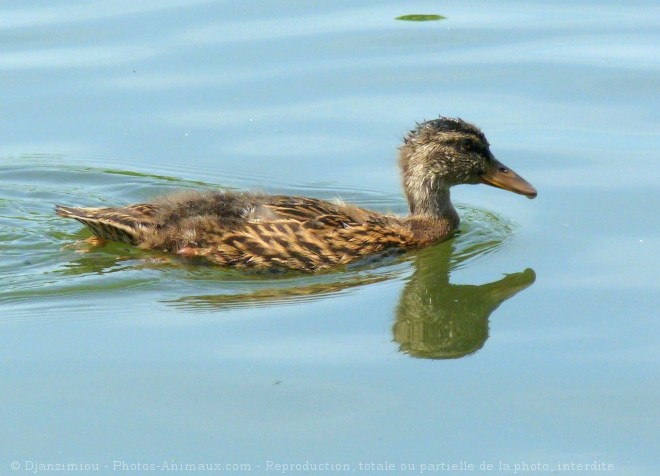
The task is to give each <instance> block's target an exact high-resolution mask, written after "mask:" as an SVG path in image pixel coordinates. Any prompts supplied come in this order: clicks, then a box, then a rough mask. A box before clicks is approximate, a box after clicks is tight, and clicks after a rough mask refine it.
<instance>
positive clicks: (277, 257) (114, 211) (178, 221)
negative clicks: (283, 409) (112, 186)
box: [56, 192, 414, 271]
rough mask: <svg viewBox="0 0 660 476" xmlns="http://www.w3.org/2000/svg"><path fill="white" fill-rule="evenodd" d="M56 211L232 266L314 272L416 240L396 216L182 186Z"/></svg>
mask: <svg viewBox="0 0 660 476" xmlns="http://www.w3.org/2000/svg"><path fill="white" fill-rule="evenodd" d="M56 212H57V214H58V215H59V216H62V217H67V218H74V219H76V220H78V221H79V222H81V223H83V224H84V225H85V226H87V227H88V228H89V229H90V230H91V231H92V233H93V234H94V235H95V236H98V237H100V238H103V239H106V240H114V241H122V242H125V243H129V244H132V245H137V246H140V247H142V248H147V249H157V250H162V251H168V252H173V253H179V254H182V255H185V256H199V257H204V258H206V259H208V260H209V261H212V262H214V263H217V264H220V265H223V266H233V267H256V268H272V267H278V268H287V269H297V270H302V271H313V270H317V269H323V268H328V267H331V266H335V265H340V264H347V263H350V262H351V261H354V260H356V259H359V258H360V257H363V256H367V255H370V254H374V253H380V252H383V251H385V250H387V249H390V248H408V247H410V246H413V245H414V237H413V234H412V233H411V232H410V231H409V230H408V229H407V228H406V227H404V226H402V225H401V223H400V222H401V219H399V218H397V217H387V216H384V215H379V214H377V213H374V212H370V211H367V210H364V209H361V208H358V207H355V206H352V205H344V204H341V203H333V202H329V201H326V200H319V199H312V198H306V197H289V196H282V195H275V196H267V195H258V194H244V193H234V192H206V193H202V192H183V193H180V194H175V195H173V196H169V197H164V198H160V199H156V200H155V201H154V203H153V204H138V205H129V206H126V207H118V208H74V207H64V206H57V208H56Z"/></svg>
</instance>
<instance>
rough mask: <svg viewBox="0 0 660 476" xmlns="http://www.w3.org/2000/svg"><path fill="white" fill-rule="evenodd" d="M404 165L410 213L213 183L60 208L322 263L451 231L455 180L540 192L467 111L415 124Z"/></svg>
mask: <svg viewBox="0 0 660 476" xmlns="http://www.w3.org/2000/svg"><path fill="white" fill-rule="evenodd" d="M399 166H400V168H401V173H402V179H403V189H404V191H405V194H406V198H407V199H408V205H409V208H410V214H409V215H408V216H395V215H385V214H381V213H378V212H374V211H370V210H366V209H363V208H359V207H356V206H354V205H349V204H345V203H343V202H340V201H327V200H320V199H316V198H307V197H297V196H285V195H266V194H259V193H239V192H233V191H215V190H214V191H205V192H198V191H192V192H191V191H183V192H178V193H174V194H172V195H169V196H164V197H160V198H156V199H155V200H153V201H152V202H151V203H141V204H136V205H127V206H123V207H110V208H78V207H66V206H62V205H57V206H56V207H55V208H56V213H57V214H58V215H59V216H61V217H66V218H73V219H75V220H78V221H79V222H81V223H82V224H84V225H86V226H87V227H88V228H89V229H90V230H91V231H92V233H93V234H94V236H95V237H97V239H99V240H113V241H120V242H124V243H128V244H130V245H135V246H139V247H140V248H144V249H153V250H160V251H165V252H169V253H176V254H178V255H183V256H186V257H203V258H205V259H207V260H209V261H211V262H213V263H216V264H218V265H222V266H231V267H238V268H248V267H249V268H267V269H277V268H279V269H291V270H300V271H317V270H320V269H325V268H329V267H333V266H338V265H344V264H347V263H350V262H353V261H356V260H358V259H360V258H364V257H367V256H369V255H374V254H381V253H386V252H389V251H396V250H406V249H411V248H420V247H424V246H428V245H431V244H433V243H437V242H439V241H441V240H445V239H447V238H449V237H451V236H452V235H453V233H454V231H455V230H456V229H457V227H458V224H459V217H458V214H457V213H456V210H455V208H454V207H453V206H452V203H451V201H450V198H449V189H450V187H452V186H453V185H458V184H477V183H485V184H488V185H492V186H495V187H499V188H502V189H505V190H510V191H512V192H516V193H519V194H522V195H525V196H527V197H529V198H534V197H535V196H536V190H535V189H534V187H532V186H531V185H530V184H529V183H528V182H527V181H525V180H524V179H523V178H522V177H520V176H519V175H517V174H516V173H515V172H514V171H512V170H511V169H509V168H508V167H506V166H504V165H503V164H502V163H500V162H499V161H498V160H497V159H495V157H494V156H493V154H492V153H491V152H490V149H489V144H488V141H487V140H486V137H485V136H484V134H483V133H482V132H481V131H480V130H479V129H478V128H477V127H476V126H474V125H472V124H470V123H467V122H465V121H463V120H461V119H452V118H447V117H442V116H441V117H440V118H438V119H435V120H431V121H426V122H423V123H420V124H418V125H417V127H416V128H415V129H413V130H412V131H410V133H409V134H408V135H407V136H406V137H405V138H404V142H403V145H402V146H401V148H400V153H399Z"/></svg>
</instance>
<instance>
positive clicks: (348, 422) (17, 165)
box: [0, 0, 660, 476]
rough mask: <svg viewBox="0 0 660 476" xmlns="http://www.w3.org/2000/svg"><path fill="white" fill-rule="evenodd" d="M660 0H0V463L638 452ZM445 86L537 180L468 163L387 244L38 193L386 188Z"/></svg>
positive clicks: (394, 195)
mask: <svg viewBox="0 0 660 476" xmlns="http://www.w3.org/2000/svg"><path fill="white" fill-rule="evenodd" d="M413 14H418V15H419V14H429V15H430V14H434V15H441V16H444V17H446V18H445V19H439V20H436V21H402V20H396V18H398V17H401V16H404V15H413ZM659 19H660V7H658V6H657V3H656V2H645V1H636V2H632V3H631V2H623V1H621V0H619V1H606V2H590V1H585V2H578V3H576V2H550V1H532V2H525V3H524V5H523V4H520V3H519V2H512V1H507V2H498V3H493V2H454V3H453V4H451V3H438V2H431V1H420V2H413V3H410V2H394V1H369V0H367V1H362V2H359V4H358V3H356V2H351V1H333V2H303V1H277V0H273V1H246V2H238V1H236V0H234V1H215V2H213V1H186V2H184V1H181V0H159V1H144V2H130V1H114V2H96V3H90V2H81V1H79V0H78V1H61V2H57V3H54V2H45V1H34V2H12V1H9V2H3V3H2V5H0V38H1V40H2V41H1V42H0V84H1V85H2V94H1V95H0V310H1V317H0V329H1V330H2V332H1V333H0V356H1V357H2V358H1V360H0V362H2V364H1V365H0V385H1V389H2V391H1V393H0V421H2V425H0V474H24V473H28V472H32V473H34V472H35V471H37V470H38V469H39V466H37V465H39V464H52V465H55V464H64V465H66V464H78V465H89V466H80V467H79V468H78V469H82V470H83V471H78V472H76V473H75V474H91V473H96V474H98V473H100V474H114V473H117V472H120V471H121V472H124V473H129V474H130V473H146V474H150V473H153V472H156V471H158V472H160V471H162V470H164V469H171V468H173V467H175V466H174V465H179V464H180V465H186V464H206V465H214V464H218V465H221V466H215V467H213V466H212V467H210V468H208V467H201V468H198V469H200V471H197V473H208V474H212V473H217V472H221V471H219V470H220V469H226V467H225V466H224V465H225V464H227V463H228V464H230V465H240V464H243V465H247V466H243V467H242V469H243V471H240V469H241V468H235V469H236V470H235V471H231V472H232V473H238V472H252V473H257V474H259V473H275V474H278V473H282V472H283V470H284V469H285V467H284V466H276V465H278V464H281V465H284V464H287V465H293V466H289V467H288V470H289V474H291V473H295V474H314V473H318V472H320V471H322V470H324V468H322V465H323V464H325V463H328V464H331V465H334V466H333V467H332V468H328V467H326V468H325V470H329V469H332V470H333V471H334V472H346V471H343V470H347V471H348V472H355V473H358V474H361V473H369V474H382V473H387V474H420V472H422V470H423V469H425V470H427V471H428V472H432V473H434V474H465V473H468V474H495V473H496V474H515V473H517V474H522V473H525V474H541V473H558V472H562V471H561V470H564V471H565V473H566V474H598V475H601V474H611V475H617V476H619V475H631V476H632V475H635V476H637V475H649V476H650V475H655V474H657V471H658V459H657V454H656V453H657V451H656V450H653V448H655V447H656V446H657V441H658V438H659V437H660V435H659V434H658V433H659V432H658V428H659V425H658V401H659V397H660V395H659V392H658V390H659V385H658V382H660V379H659V378H658V371H657V369H658V351H657V339H658V326H657V319H658V309H659V307H660V306H659V305H660V299H659V298H658V296H659V295H660V293H659V292H658V291H659V288H660V284H659V283H660V280H659V273H658V268H659V266H660V258H659V255H658V249H659V245H660V226H659V225H660V218H659V217H660V215H659V214H658V213H657V208H658V183H660V168H659V167H658V164H659V161H658V155H657V149H658V133H659V132H660V130H659V127H658V125H659V122H660V121H659V120H658V119H659V117H658V110H659V106H660V101H659V100H658V90H659V88H660V80H659V79H658V78H659V73H660V60H658V58H660V55H659V51H658V46H657V45H658V43H659V40H660V34H659V33H658V32H659V31H660V20H659ZM438 114H443V115H447V116H460V117H463V118H464V119H466V120H469V121H472V122H475V123H476V124H478V125H480V126H481V127H482V128H483V130H484V131H485V133H486V134H487V136H488V138H489V141H490V142H491V144H492V150H493V152H494V153H495V155H496V156H498V158H499V159H500V160H502V162H504V163H505V164H507V165H509V166H511V167H512V168H513V169H514V170H516V171H517V172H519V173H520V174H521V175H523V176H524V177H525V178H526V179H528V180H529V181H530V182H531V183H532V184H533V185H535V186H536V187H537V189H538V190H539V197H538V198H537V199H536V200H535V201H529V200H524V199H522V198H521V197H520V196H517V195H514V194H510V193H506V192H503V191H501V190H496V189H493V188H490V187H482V186H478V187H468V186H464V187H458V188H457V189H455V191H454V192H453V198H454V201H455V202H457V203H458V205H459V212H460V213H461V215H462V217H463V224H462V232H461V234H460V235H459V236H458V237H457V238H456V239H454V240H452V241H450V242H447V243H443V244H441V245H438V246H435V247H432V248H430V249H427V250H423V251H421V252H418V253H410V254H407V255H405V256H403V257H401V258H398V259H392V260H387V261H383V262H375V263H369V264H367V265H364V266H360V267H355V268H351V269H348V270H343V271H341V272H336V273H323V274H320V275H315V276H301V275H283V276H266V275H260V274H253V273H252V274H250V273H243V272H237V271H232V270H222V269H217V268H215V267H211V266H200V265H192V264H190V263H186V262H181V261H177V260H176V259H171V258H169V257H167V256H164V255H162V254H160V253H149V252H144V251H140V250H136V249H132V248H130V247H128V246H125V245H122V244H112V245H108V246H106V247H103V248H95V249H91V248H90V247H89V246H88V245H86V244H85V243H84V239H85V238H87V237H88V236H89V233H88V232H87V231H85V230H83V229H81V227H80V226H79V225H78V224H77V223H75V222H72V221H68V220H64V219H61V218H59V217H56V216H55V215H54V214H53V211H52V207H53V205H54V204H55V203H63V204H67V205H82V206H100V205H117V204H126V203H131V202H138V201H144V200H148V199H149V198H150V197H153V196H155V195H158V194H160V193H164V192H167V191H171V190H174V189H177V188H182V187H191V188H205V187H216V186H220V187H230V188H236V189H251V190H261V191H266V192H274V193H292V194H304V195H311V196H316V197H321V198H333V197H341V198H343V199H344V200H346V201H351V202H354V203H357V204H359V205H360V206H364V207H368V208H372V209H375V210H379V211H383V212H388V211H390V212H396V213H405V211H406V204H405V201H404V198H403V197H402V195H401V192H400V188H399V177H398V171H397V169H396V160H395V158H396V147H397V146H398V144H399V142H400V139H401V137H402V136H403V135H404V133H405V132H406V131H407V130H408V129H409V128H410V127H412V126H413V125H414V123H415V121H420V120H422V119H428V118H433V117H435V116H437V115H438ZM371 463H374V466H370V464H371ZM305 464H307V466H305ZM386 464H387V465H394V470H390V471H385V469H391V468H392V466H387V465H386ZM443 464H444V465H445V466H442V465H443ZM452 464H457V465H459V467H458V469H456V468H455V469H453V470H452V469H451V467H450V466H449V465H452ZM488 464H492V465H493V466H492V467H488V466H487V465H488ZM13 465H14V466H13ZM139 465H143V466H142V467H140V466H139ZM145 465H154V466H153V467H150V466H147V468H146V469H145V467H144V466H145ZM295 465H299V466H298V467H296V466H295ZM314 465H316V466H314ZM345 465H348V466H345ZM378 465H380V466H378ZM402 465H405V466H404V467H403V468H402ZM423 465H426V467H424V466H423ZM431 465H433V466H431ZM461 465H462V466H461ZM469 465H472V467H471V468H472V469H470V466H469ZM506 465H509V466H508V469H507V466H506ZM578 465H587V466H586V467H583V468H581V467H579V466H578ZM230 468H231V467H230ZM461 468H464V470H462V471H461V470H460V469H461ZM46 469H47V468H46V467H44V468H42V472H43V473H44V474H45V473H46ZM70 469H74V467H71V468H70ZM96 469H98V471H97V470H96ZM178 469H180V470H181V471H184V470H183V469H181V468H178ZM189 470H190V468H189ZM325 470H324V471H325ZM340 470H342V471H340ZM69 472H70V473H71V474H74V473H73V472H72V471H69ZM225 472H226V471H225ZM60 473H63V472H62V471H60ZM64 473H65V474H66V472H64ZM49 474H50V473H49Z"/></svg>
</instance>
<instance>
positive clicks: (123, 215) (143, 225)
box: [55, 204, 158, 245]
mask: <svg viewBox="0 0 660 476" xmlns="http://www.w3.org/2000/svg"><path fill="white" fill-rule="evenodd" d="M157 210H158V208H157V207H156V206H154V205H151V204H137V205H130V206H127V207H110V208H82V207H65V206H63V205H56V206H55V213H57V214H58V215H59V216H61V217H64V218H73V219H74V220H78V221H79V222H80V223H82V224H83V225H85V226H86V227H88V228H89V229H90V230H91V231H92V233H94V235H95V236H97V237H99V238H102V239H104V240H112V241H122V242H124V243H128V244H130V245H137V244H138V243H139V242H140V239H141V237H142V234H143V233H144V230H145V229H148V228H151V227H153V226H154V216H155V215H156V213H157Z"/></svg>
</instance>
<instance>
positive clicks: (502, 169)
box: [500, 166, 509, 174]
mask: <svg viewBox="0 0 660 476" xmlns="http://www.w3.org/2000/svg"><path fill="white" fill-rule="evenodd" d="M500 172H502V173H503V174H508V173H509V169H507V168H506V167H504V166H500Z"/></svg>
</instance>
